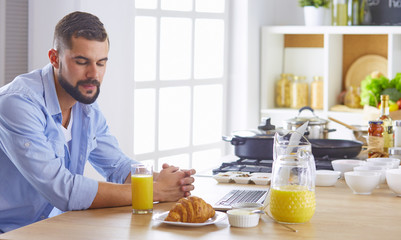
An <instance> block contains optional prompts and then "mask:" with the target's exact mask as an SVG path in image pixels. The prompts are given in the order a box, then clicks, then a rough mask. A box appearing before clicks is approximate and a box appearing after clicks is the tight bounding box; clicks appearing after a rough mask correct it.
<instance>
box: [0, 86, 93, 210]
mask: <svg viewBox="0 0 401 240" xmlns="http://www.w3.org/2000/svg"><path fill="white" fill-rule="evenodd" d="M3 97H4V96H3ZM6 98H7V99H6V100H4V101H1V102H0V147H1V148H2V150H3V151H4V152H5V154H6V155H7V157H8V158H9V159H10V160H11V161H12V163H13V164H14V165H15V167H16V168H17V169H18V170H19V172H20V173H21V174H22V176H23V177H24V178H25V179H26V180H27V181H28V182H29V183H30V184H31V185H32V187H33V188H35V189H36V190H37V191H38V192H40V194H41V195H42V196H43V197H44V198H46V199H47V200H48V201H49V202H50V203H51V204H52V205H53V206H55V207H57V208H58V209H60V210H62V211H69V210H81V209H86V208H88V207H89V206H90V205H91V204H92V202H93V200H94V198H95V196H96V193H97V189H98V183H97V181H95V180H92V179H89V178H86V177H83V176H81V175H73V174H71V172H70V171H69V170H67V169H66V168H65V167H64V164H63V157H64V149H61V148H63V146H64V143H63V142H61V141H60V140H59V138H58V137H57V136H59V134H60V133H59V132H58V131H60V130H59V128H58V127H57V126H56V123H55V121H53V119H52V116H51V115H50V114H48V112H47V110H46V108H45V106H44V105H43V104H41V103H39V102H35V101H34V100H32V99H30V98H28V97H27V96H25V95H22V94H11V95H9V96H6Z"/></svg>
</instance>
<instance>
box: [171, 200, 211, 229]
mask: <svg viewBox="0 0 401 240" xmlns="http://www.w3.org/2000/svg"><path fill="white" fill-rule="evenodd" d="M214 214H215V211H214V209H213V207H212V206H211V205H210V204H208V203H206V202H205V201H204V200H203V199H202V198H199V197H195V196H189V197H187V198H181V199H180V200H178V202H177V203H176V204H175V205H174V206H173V207H172V209H171V210H170V212H169V214H168V216H167V217H166V218H165V221H170V222H186V223H203V222H205V221H206V220H208V219H209V218H211V217H214Z"/></svg>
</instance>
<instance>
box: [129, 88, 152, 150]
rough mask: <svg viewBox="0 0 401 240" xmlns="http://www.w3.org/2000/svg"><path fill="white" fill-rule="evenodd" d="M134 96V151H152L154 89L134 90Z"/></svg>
mask: <svg viewBox="0 0 401 240" xmlns="http://www.w3.org/2000/svg"><path fill="white" fill-rule="evenodd" d="M134 97H135V98H134V101H135V102H134V109H135V115H134V152H135V154H140V153H147V152H152V151H154V150H155V118H156V115H155V112H156V105H155V103H156V101H155V90H154V89H139V90H135V93H134Z"/></svg>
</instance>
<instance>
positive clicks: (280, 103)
mask: <svg viewBox="0 0 401 240" xmlns="http://www.w3.org/2000/svg"><path fill="white" fill-rule="evenodd" d="M292 76H293V75H292V74H286V73H282V74H281V78H280V79H279V80H278V81H277V83H276V105H277V107H290V105H291V97H290V94H291V92H290V87H291V80H292Z"/></svg>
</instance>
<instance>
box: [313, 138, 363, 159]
mask: <svg viewBox="0 0 401 240" xmlns="http://www.w3.org/2000/svg"><path fill="white" fill-rule="evenodd" d="M309 142H310V143H311V144H312V154H313V156H315V158H322V157H329V158H354V157H356V156H358V154H359V153H360V152H361V150H362V145H363V143H362V142H361V141H355V140H343V139H309Z"/></svg>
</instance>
